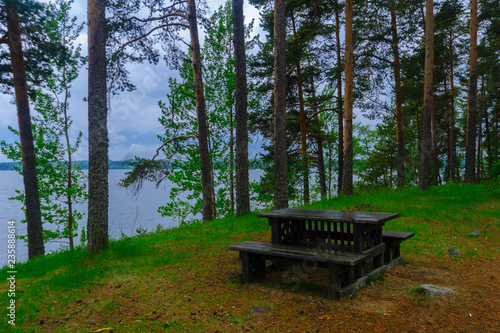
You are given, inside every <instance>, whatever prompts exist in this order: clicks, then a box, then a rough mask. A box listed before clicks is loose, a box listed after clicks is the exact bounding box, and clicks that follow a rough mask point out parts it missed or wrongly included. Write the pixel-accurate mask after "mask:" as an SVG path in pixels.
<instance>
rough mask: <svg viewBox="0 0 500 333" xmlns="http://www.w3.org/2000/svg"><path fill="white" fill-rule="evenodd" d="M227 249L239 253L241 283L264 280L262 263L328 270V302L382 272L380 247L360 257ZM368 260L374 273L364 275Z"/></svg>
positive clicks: (276, 247)
mask: <svg viewBox="0 0 500 333" xmlns="http://www.w3.org/2000/svg"><path fill="white" fill-rule="evenodd" d="M228 249H229V250H234V251H239V252H240V259H241V265H242V274H241V280H242V282H251V281H253V280H254V279H255V278H260V277H264V276H265V272H266V266H265V260H271V261H273V262H275V261H276V262H290V263H299V264H300V263H302V264H303V265H304V264H306V265H313V267H316V266H317V267H326V268H328V277H329V284H328V285H329V288H328V289H329V296H330V297H331V298H340V297H343V296H346V295H348V294H351V293H353V292H354V291H355V290H357V289H359V288H361V287H363V286H364V285H366V284H367V281H368V280H369V279H371V278H373V277H374V276H376V275H379V274H382V273H383V272H384V271H385V269H386V266H385V265H383V264H382V262H381V260H375V258H381V256H382V254H383V253H384V251H385V245H384V244H379V245H377V246H375V247H373V248H372V249H370V250H368V251H366V252H363V253H354V252H345V251H334V250H330V249H322V248H321V247H320V246H318V247H316V248H307V247H301V246H293V245H284V244H270V243H262V242H252V241H247V242H243V243H239V244H234V245H230V246H229V248H228ZM372 258H374V261H373V262H374V268H375V269H374V270H373V271H372V272H370V273H369V274H365V264H366V261H367V260H369V259H372ZM377 263H378V264H377ZM353 268H354V269H353ZM352 270H353V271H354V279H355V281H354V282H352V281H351V271H352Z"/></svg>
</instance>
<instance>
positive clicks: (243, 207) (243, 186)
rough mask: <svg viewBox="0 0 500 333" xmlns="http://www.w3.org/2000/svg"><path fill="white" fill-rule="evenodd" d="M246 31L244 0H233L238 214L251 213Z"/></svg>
mask: <svg viewBox="0 0 500 333" xmlns="http://www.w3.org/2000/svg"><path fill="white" fill-rule="evenodd" d="M244 29H245V27H244V17H243V0H233V34H234V39H233V40H234V65H235V66H234V67H235V68H234V70H235V118H236V119H235V120H236V214H237V215H242V214H246V213H248V212H250V190H249V176H248V125H247V124H248V116H247V68H246V54H245V30H244Z"/></svg>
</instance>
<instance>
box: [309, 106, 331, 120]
mask: <svg viewBox="0 0 500 333" xmlns="http://www.w3.org/2000/svg"><path fill="white" fill-rule="evenodd" d="M324 111H337V112H338V109H337V108H326V109H321V110H319V111H318V112H315V113H314V114H313V115H312V116H311V117H309V119H314V118H316V116H317V115H318V114H320V113H321V112H324Z"/></svg>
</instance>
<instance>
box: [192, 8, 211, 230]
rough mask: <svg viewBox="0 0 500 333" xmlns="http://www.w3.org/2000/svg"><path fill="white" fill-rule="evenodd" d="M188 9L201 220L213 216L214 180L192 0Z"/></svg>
mask: <svg viewBox="0 0 500 333" xmlns="http://www.w3.org/2000/svg"><path fill="white" fill-rule="evenodd" d="M187 3H188V11H189V31H190V33H191V52H192V56H193V76H194V92H195V98H196V114H197V118H198V145H199V148H200V167H201V184H202V195H203V220H204V221H209V220H212V219H214V218H215V198H214V180H213V173H212V161H211V157H210V151H209V149H208V125H207V114H206V110H207V107H206V104H205V95H204V92H203V78H202V71H201V56H200V42H199V38H198V23H197V18H196V5H195V3H194V0H187Z"/></svg>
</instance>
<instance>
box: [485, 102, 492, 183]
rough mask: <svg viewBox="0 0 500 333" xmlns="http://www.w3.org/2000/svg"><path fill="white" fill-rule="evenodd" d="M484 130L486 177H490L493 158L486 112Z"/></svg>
mask: <svg viewBox="0 0 500 333" xmlns="http://www.w3.org/2000/svg"><path fill="white" fill-rule="evenodd" d="M484 129H485V131H486V140H485V141H486V153H487V155H488V159H487V161H488V175H489V176H490V177H491V172H492V171H493V156H492V155H491V154H492V150H491V133H490V121H489V118H488V112H487V110H486V115H485V117H484Z"/></svg>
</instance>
